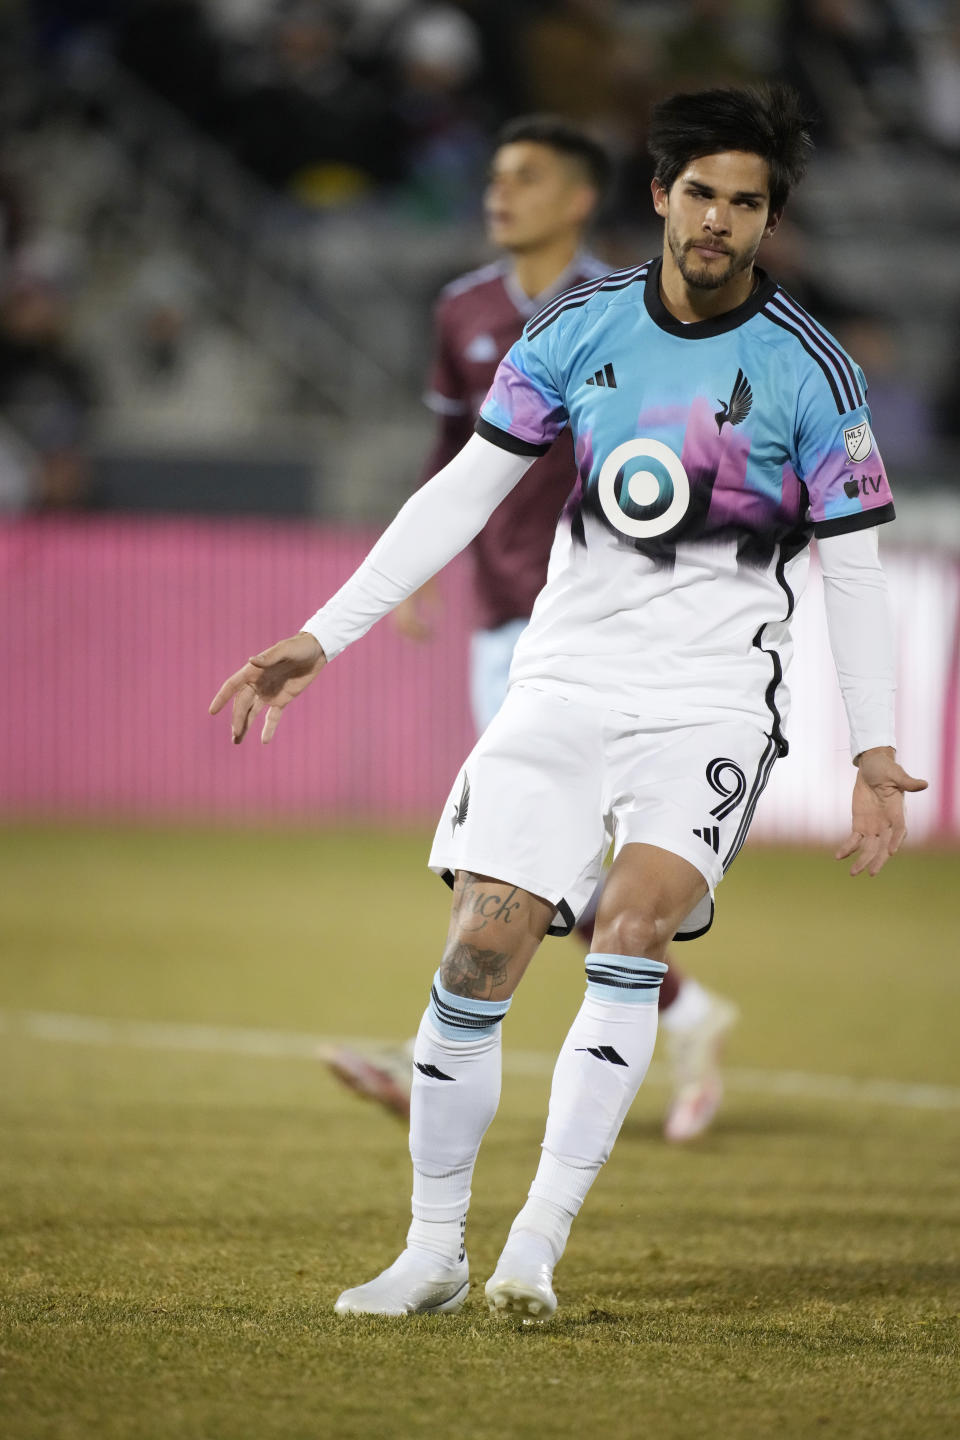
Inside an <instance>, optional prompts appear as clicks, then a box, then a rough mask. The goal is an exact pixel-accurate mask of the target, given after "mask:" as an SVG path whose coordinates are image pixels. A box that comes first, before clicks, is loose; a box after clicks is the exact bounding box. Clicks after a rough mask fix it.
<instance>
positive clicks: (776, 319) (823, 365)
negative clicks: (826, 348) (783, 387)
mask: <svg viewBox="0 0 960 1440" xmlns="http://www.w3.org/2000/svg"><path fill="white" fill-rule="evenodd" d="M761 314H763V315H765V316H766V317H767V319H768V320H769V321H770V322H771V324H773V325H779V326H780V329H781V330H786V332H787V334H788V335H792V336H793V337H794V339H795V340H799V341H800V344H801V345H802V346H803V348H804V350H806V352H807V354H808V355H809V356H810V359H811V360H815V361H816V362H817V364H818V365H819V366H820V369H821V370H822V371H823V373H824V375H825V376H826V377H827V383H828V385H829V386H830V392H831V394H832V395H833V399H834V403H835V404H836V407H837V414H838V415H847V414H849V413H850V407H849V406H848V405H846V404H844V402H843V400H842V399H841V396H840V390H839V388H838V386H837V382H836V379H835V378H834V374H833V371H832V370H831V369H830V366H829V365H828V364H827V362H826V360H825V359H824V358H823V356H822V355H818V354H817V352H816V350H814V348H813V346H812V345H808V344H807V342H806V340H805V339H804V338H803V335H802V333H801V332H800V331H799V330H798V329H797V328H796V326H795V325H792V324H788V323H787V321H786V320H782V319H781V318H780V316H779V315H774V314H773V312H772V311H771V310H769V309H767V310H763V311H761Z"/></svg>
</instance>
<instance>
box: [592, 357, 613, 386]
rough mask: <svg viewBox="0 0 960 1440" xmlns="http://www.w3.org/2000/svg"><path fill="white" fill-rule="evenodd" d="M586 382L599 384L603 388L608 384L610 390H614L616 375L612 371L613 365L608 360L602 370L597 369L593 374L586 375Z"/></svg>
mask: <svg viewBox="0 0 960 1440" xmlns="http://www.w3.org/2000/svg"><path fill="white" fill-rule="evenodd" d="M587 384H588V385H600V386H602V387H603V388H604V389H606V388H607V387H608V386H609V388H610V389H611V390H616V388H617V377H616V376H615V375H614V373H613V366H612V365H611V364H609V362H608V363H607V364H606V365H604V367H603V369H602V370H597V371H596V372H595V373H594V374H593V375H588V376H587Z"/></svg>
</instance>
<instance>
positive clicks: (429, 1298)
mask: <svg viewBox="0 0 960 1440" xmlns="http://www.w3.org/2000/svg"><path fill="white" fill-rule="evenodd" d="M469 1289H470V1266H469V1264H468V1263H467V1258H466V1256H464V1258H463V1259H462V1260H455V1261H453V1262H452V1263H450V1262H446V1263H445V1262H444V1261H443V1260H441V1259H440V1257H439V1256H438V1255H430V1254H428V1253H427V1251H425V1250H404V1251H403V1252H402V1253H401V1255H400V1256H399V1257H398V1258H397V1259H396V1260H394V1262H393V1264H392V1265H391V1266H390V1267H389V1268H388V1269H386V1270H384V1271H383V1272H382V1273H381V1274H380V1275H378V1276H377V1278H376V1279H375V1280H369V1281H368V1282H367V1284H366V1285H357V1286H356V1287H355V1289H353V1290H344V1292H343V1294H342V1295H341V1296H340V1298H339V1299H338V1300H337V1303H336V1304H335V1305H334V1307H333V1308H334V1310H335V1311H336V1313H337V1314H338V1315H440V1314H445V1315H450V1314H453V1313H454V1312H455V1311H457V1310H459V1309H460V1307H461V1306H462V1305H463V1302H464V1300H466V1298H467V1291H468V1290H469Z"/></svg>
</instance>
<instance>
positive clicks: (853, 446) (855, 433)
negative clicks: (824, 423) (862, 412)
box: [843, 420, 873, 464]
mask: <svg viewBox="0 0 960 1440" xmlns="http://www.w3.org/2000/svg"><path fill="white" fill-rule="evenodd" d="M843 443H844V445H845V446H846V447H847V454H848V455H849V456H850V459H851V460H852V461H853V462H854V463H855V464H859V462H860V461H861V460H866V458H867V456H868V455H869V454H870V451H871V450H872V449H873V436H872V435H871V433H870V426H869V425H868V424H867V422H866V420H863V421H861V423H860V424H859V425H851V426H850V429H849V430H844V432H843Z"/></svg>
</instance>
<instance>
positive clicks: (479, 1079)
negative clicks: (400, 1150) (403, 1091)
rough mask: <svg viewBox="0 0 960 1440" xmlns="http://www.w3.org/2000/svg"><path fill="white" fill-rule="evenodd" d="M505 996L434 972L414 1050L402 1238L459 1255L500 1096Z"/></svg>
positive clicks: (447, 1254) (449, 1257)
mask: <svg viewBox="0 0 960 1440" xmlns="http://www.w3.org/2000/svg"><path fill="white" fill-rule="evenodd" d="M509 1004H510V1002H509V1000H506V1001H497V1002H493V1001H484V1000H470V999H467V998H465V997H463V996H458V995H453V994H451V993H450V992H449V991H446V990H445V989H444V988H443V986H442V985H441V984H440V982H439V978H436V979H435V980H434V985H433V990H432V992H431V998H430V1004H429V1005H428V1007H427V1009H426V1012H425V1013H424V1016H423V1019H422V1020H421V1022H420V1029H419V1031H418V1032H417V1038H416V1042H415V1045H414V1051H413V1084H412V1087H411V1091H410V1158H411V1160H412V1161H413V1196H412V1201H411V1208H412V1211H413V1220H412V1221H411V1224H410V1229H409V1231H408V1232H407V1244H408V1245H409V1246H412V1247H414V1248H416V1249H420V1250H428V1251H430V1252H432V1253H433V1254H435V1255H438V1256H441V1257H442V1258H443V1259H446V1260H449V1261H451V1262H453V1261H457V1260H459V1259H462V1258H463V1255H464V1245H463V1236H464V1228H465V1225H466V1216H467V1210H468V1208H469V1205H470V1182H471V1180H472V1178H473V1167H474V1165H475V1163H476V1159H477V1151H478V1150H479V1149H480V1142H481V1140H482V1139H483V1137H484V1135H485V1133H486V1130H487V1127H488V1125H489V1124H490V1121H491V1120H492V1119H493V1117H494V1115H495V1114H496V1111H497V1105H498V1104H499V1102H500V1021H501V1020H502V1019H503V1016H504V1015H505V1014H506V1012H507V1009H508V1007H509Z"/></svg>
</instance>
